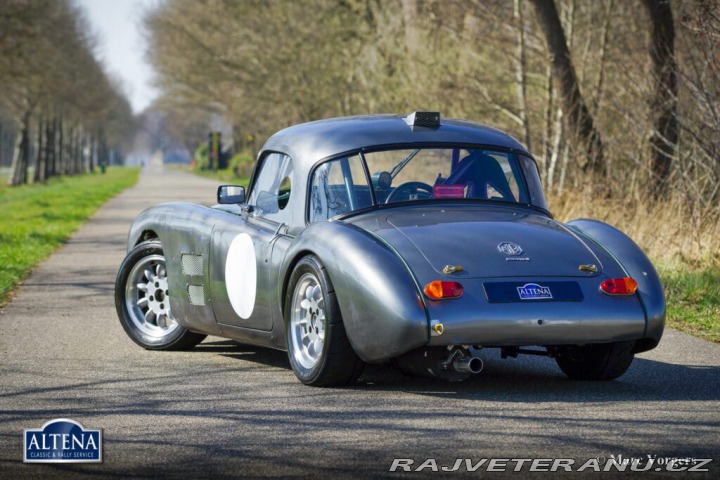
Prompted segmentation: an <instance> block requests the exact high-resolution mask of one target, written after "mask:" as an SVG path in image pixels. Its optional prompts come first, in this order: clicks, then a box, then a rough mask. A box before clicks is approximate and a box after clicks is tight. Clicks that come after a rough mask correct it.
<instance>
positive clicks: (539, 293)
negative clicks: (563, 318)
mask: <svg viewBox="0 0 720 480" xmlns="http://www.w3.org/2000/svg"><path fill="white" fill-rule="evenodd" d="M517 291H518V295H520V300H546V299H552V298H553V296H552V292H550V287H543V286H542V285H538V284H537V283H526V284H525V285H523V286H522V287H517Z"/></svg>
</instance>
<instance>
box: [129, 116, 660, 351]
mask: <svg viewBox="0 0 720 480" xmlns="http://www.w3.org/2000/svg"><path fill="white" fill-rule="evenodd" d="M428 145H437V146H443V145H448V146H454V145H465V146H478V147H489V148H495V149H500V150H504V151H509V152H515V153H522V154H524V155H528V156H529V153H528V152H527V151H526V150H525V149H524V148H523V147H522V145H521V144H520V143H518V142H517V141H516V140H515V139H513V138H512V137H510V136H508V135H506V134H505V133H503V132H500V131H498V130H495V129H492V128H490V127H487V126H483V125H478V124H474V123H470V122H465V121H458V120H449V119H443V120H442V124H441V126H440V127H439V128H422V127H410V126H409V125H408V124H407V123H406V122H405V120H404V118H403V117H402V116H399V115H373V116H363V117H347V118H339V119H330V120H323V121H318V122H311V123H307V124H301V125H297V126H293V127H290V128H287V129H285V130H282V131H280V132H278V133H277V134H275V135H274V136H272V137H271V138H270V139H269V140H268V141H267V142H266V144H265V145H264V147H263V149H262V151H261V152H260V154H259V156H258V163H257V165H258V166H256V168H255V171H254V172H253V176H252V178H251V182H250V187H249V192H250V193H252V189H253V184H254V182H255V179H256V174H257V171H258V167H259V166H260V165H261V164H262V161H263V160H264V158H265V157H266V155H267V154H268V153H270V152H279V153H284V154H287V155H288V156H290V157H291V159H292V161H293V173H292V196H293V197H292V198H293V199H294V201H293V202H291V203H290V204H289V207H292V210H291V212H290V216H289V218H290V220H289V221H288V222H287V224H277V223H274V222H271V221H268V220H266V219H264V218H262V217H261V216H257V215H255V213H254V212H253V211H252V209H248V208H244V206H242V205H237V206H236V205H217V206H215V207H204V206H200V205H194V204H187V203H166V204H161V205H157V206H155V207H152V208H150V209H148V210H146V211H144V212H143V213H141V214H140V215H139V216H138V217H137V219H136V220H135V222H134V223H133V225H132V227H131V229H130V234H129V238H128V250H130V249H132V248H134V247H135V246H136V245H137V244H139V243H140V242H142V241H144V240H147V239H151V238H156V239H159V240H160V242H161V243H162V245H163V250H164V254H165V257H166V262H167V270H168V278H169V292H170V299H171V300H170V306H171V309H172V312H173V315H174V316H175V318H176V320H177V322H178V323H179V324H181V325H182V326H184V327H185V328H187V329H189V330H191V331H196V332H200V333H207V334H212V335H219V336H224V337H228V338H233V339H236V340H239V341H241V342H247V343H252V344H257V345H262V346H268V347H273V348H279V349H286V347H287V346H286V340H285V338H286V335H285V321H284V317H285V314H284V305H285V298H286V294H287V292H286V290H287V288H288V280H289V278H290V275H291V273H292V271H293V268H294V266H295V264H296V263H297V262H298V261H299V260H300V259H301V258H303V257H304V256H306V255H310V254H313V255H315V256H316V257H317V258H318V259H319V260H320V262H321V263H322V264H323V266H324V267H325V269H326V271H327V273H328V276H329V278H330V280H331V282H332V285H333V288H334V290H335V293H336V296H337V299H338V302H339V307H340V311H341V314H342V318H343V322H344V324H345V328H346V331H347V334H348V338H349V340H350V343H351V345H352V346H353V348H354V349H355V351H356V353H357V354H358V355H359V356H360V357H361V358H362V359H363V360H365V361H367V362H379V361H384V360H387V359H391V358H393V357H397V356H399V355H401V354H403V353H405V352H408V351H410V350H413V349H416V348H418V347H423V346H443V345H479V346H485V347H501V346H526V345H541V346H550V345H576V344H587V343H607V342H615V341H627V340H635V341H636V344H635V352H641V351H645V350H649V349H651V348H654V347H655V346H657V344H658V342H659V341H660V338H661V336H662V332H663V326H664V318H665V299H664V294H663V290H662V285H661V283H660V280H659V278H658V275H657V272H656V271H655V269H654V268H653V266H652V264H651V263H650V261H649V260H648V258H647V257H646V256H645V254H644V253H643V252H642V250H641V249H640V248H639V247H638V246H637V245H636V244H635V243H634V242H633V241H632V240H631V239H629V238H628V237H627V236H625V235H624V234H622V233H621V232H619V231H618V230H616V229H615V228H613V227H611V226H609V225H606V224H604V223H601V222H597V221H593V220H577V221H573V222H569V223H567V224H561V223H559V222H557V221H555V220H553V218H552V216H551V215H550V214H549V212H545V211H543V210H542V209H538V208H534V207H531V206H529V205H528V206H525V205H507V204H502V205H500V204H488V202H486V203H485V204H482V203H478V202H469V203H462V202H460V203H458V202H447V203H443V202H441V201H434V202H419V203H417V204H414V203H412V202H406V203H400V204H396V205H392V206H391V205H387V206H382V207H374V208H371V209H367V210H364V211H361V212H356V213H355V214H352V215H346V216H345V217H339V218H335V219H332V220H330V221H322V222H316V223H309V222H308V215H307V207H306V204H307V199H308V189H309V179H310V178H311V174H312V171H313V169H314V168H316V167H317V166H318V165H319V164H321V163H323V162H324V161H326V160H328V159H331V158H334V157H337V156H339V155H342V154H346V153H349V152H356V151H358V150H360V149H363V148H366V147H388V148H392V147H413V146H428ZM298 199H299V201H298ZM241 233H246V234H248V235H249V236H250V238H251V239H252V241H253V244H254V249H255V255H256V258H255V262H256V266H257V291H256V295H255V305H254V308H253V311H252V315H250V317H249V318H241V317H240V316H239V315H238V314H237V313H236V312H235V311H234V309H233V308H232V305H231V300H230V298H229V294H228V288H227V285H226V281H225V280H226V278H225V275H226V271H227V270H226V269H227V265H226V261H227V256H228V251H229V248H230V245H231V244H232V242H233V239H234V238H236V236H237V235H239V234H241ZM503 241H510V242H515V243H518V244H521V245H522V247H523V249H524V254H526V255H528V256H529V257H530V258H531V261H529V262H510V261H506V259H505V256H504V255H502V254H500V253H499V252H498V249H497V245H498V243H499V242H503ZM446 264H453V265H456V264H460V265H463V271H462V272H458V273H452V274H445V273H443V271H442V266H443V265H446ZM581 264H593V265H597V266H598V271H597V272H582V271H580V270H578V266H579V265H581ZM625 276H631V277H633V278H634V279H635V280H636V281H637V282H638V284H639V287H638V291H637V293H636V294H634V295H630V296H619V297H611V296H608V295H606V294H603V293H601V292H600V289H599V285H600V283H601V282H602V281H603V280H606V279H610V278H618V277H625ZM567 279H570V280H572V281H574V282H577V283H578V284H579V286H580V288H581V290H582V293H583V300H582V301H574V302H554V301H551V302H529V303H490V302H489V301H488V298H487V297H486V295H485V293H484V288H483V287H484V284H485V283H486V282H490V281H519V282H530V281H532V282H535V283H539V284H542V283H543V282H547V281H557V280H567ZM433 280H453V281H459V282H461V283H462V284H463V286H464V288H465V293H464V295H463V296H462V297H460V298H457V299H452V300H440V301H438V300H432V299H429V298H427V296H425V295H424V294H423V290H422V286H423V285H425V284H427V283H428V282H430V281H433ZM438 322H439V323H442V325H443V327H444V332H443V333H442V334H441V335H438V334H437V333H436V332H434V331H433V329H432V328H431V325H433V324H435V323H438Z"/></svg>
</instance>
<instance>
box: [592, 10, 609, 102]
mask: <svg viewBox="0 0 720 480" xmlns="http://www.w3.org/2000/svg"><path fill="white" fill-rule="evenodd" d="M612 9H613V0H608V3H607V9H606V10H605V21H604V22H603V30H602V40H601V42H600V53H599V57H600V59H599V62H600V72H599V73H598V81H597V85H596V86H595V98H594V99H593V109H592V110H593V115H597V113H598V112H599V111H600V107H601V106H602V93H603V87H604V86H605V54H606V52H607V43H608V38H609V36H610V19H611V18H612Z"/></svg>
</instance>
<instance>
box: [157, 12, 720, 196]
mask: <svg viewBox="0 0 720 480" xmlns="http://www.w3.org/2000/svg"><path fill="white" fill-rule="evenodd" d="M719 14H720V7H719V6H718V2H717V1H714V0H704V1H699V2H682V3H681V2H678V3H674V2H669V1H667V0H643V1H642V2H624V1H617V0H604V1H603V2H596V1H592V0H555V1H553V0H530V1H529V2H526V1H525V0H514V1H513V2H509V1H506V0H304V1H302V2H294V1H282V0H279V1H273V2H267V1H262V0H244V1H234V2H227V1H219V0H204V1H198V0H169V1H167V2H165V3H164V4H162V5H161V6H160V7H159V8H158V9H156V10H155V11H154V12H152V13H151V14H150V15H149V16H148V17H147V19H146V23H147V27H148V32H149V36H150V40H151V48H150V52H149V53H150V58H151V60H152V61H153V63H154V65H155V67H156V68H157V70H158V72H159V78H160V83H161V85H160V86H161V88H162V90H163V92H164V95H163V98H162V100H161V102H160V107H161V108H163V109H164V110H166V111H168V112H170V116H169V118H168V124H169V125H174V126H175V129H176V130H177V131H183V130H193V129H194V127H198V126H199V125H198V123H201V122H202V120H203V119H205V118H208V115H209V114H210V113H211V112H214V113H215V114H217V113H219V114H222V115H224V116H225V118H227V120H228V121H229V122H231V123H232V124H233V127H234V130H235V131H236V132H239V134H237V135H235V137H236V138H238V139H242V138H245V136H246V134H247V133H248V132H252V133H255V134H257V135H258V136H259V137H260V138H263V137H265V136H267V135H268V134H270V133H272V132H273V131H275V130H277V129H279V128H281V127H284V126H287V125H290V124H293V123H297V122H301V121H308V120H314V119H318V118H323V117H329V116H337V115H349V114H358V113H376V112H410V111H413V110H419V109H433V110H435V109H436V110H439V111H441V112H442V113H443V115H445V116H454V117H461V118H468V119H472V120H476V121H480V122H483V123H488V124H491V125H495V126H498V127H499V128H502V129H505V130H508V131H510V132H511V133H512V134H514V135H515V136H516V137H517V138H519V139H521V140H522V141H524V142H525V143H526V145H527V146H528V147H529V148H532V151H533V152H534V154H535V156H536V158H537V159H538V161H539V163H540V166H541V168H542V174H543V179H544V181H545V183H546V186H547V187H548V188H549V189H550V190H552V191H562V190H563V188H567V186H575V187H580V186H587V185H603V187H604V188H603V190H605V193H606V194H607V195H622V196H626V195H628V194H634V195H638V196H665V195H668V194H669V193H672V192H673V191H682V192H690V191H692V196H693V198H701V199H704V200H705V201H706V202H710V201H717V200H720V192H719V191H718V185H720V161H719V160H718V158H719V157H718V152H719V149H720V134H719V133H718V132H720V115H719V113H718V106H719V105H720V68H719V65H718V61H719V56H718V55H719V52H718V45H719V44H720V42H719V41H718V39H719V38H720V36H719V35H718V34H719V32H720V17H719ZM200 130H202V131H204V130H206V128H200ZM238 147H241V145H238Z"/></svg>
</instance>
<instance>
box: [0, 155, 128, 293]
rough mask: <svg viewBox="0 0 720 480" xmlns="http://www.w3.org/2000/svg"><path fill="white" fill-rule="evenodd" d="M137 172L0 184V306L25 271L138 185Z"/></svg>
mask: <svg viewBox="0 0 720 480" xmlns="http://www.w3.org/2000/svg"><path fill="white" fill-rule="evenodd" d="M139 173H140V170H139V169H137V168H120V167H115V168H112V167H111V168H108V170H107V173H106V174H105V175H101V174H99V173H95V174H85V175H79V176H73V177H60V178H53V179H51V180H50V181H48V182H47V184H37V185H23V186H19V187H8V186H7V185H6V184H2V185H0V212H2V216H1V217H0V305H4V304H5V303H7V301H8V297H9V294H10V292H12V290H13V289H14V288H15V286H16V285H17V284H18V282H19V281H20V280H22V279H23V278H25V277H26V276H27V275H28V274H29V273H30V270H31V269H32V268H33V267H35V266H36V265H37V264H38V263H40V262H41V261H42V260H44V259H45V258H46V257H47V256H48V255H50V253H52V252H53V251H55V250H56V249H57V248H58V246H60V245H61V244H62V243H63V242H65V241H66V240H67V239H68V238H69V237H70V235H71V234H72V233H73V232H74V231H75V230H77V228H78V227H80V225H82V224H83V223H84V222H85V221H86V220H87V219H88V218H89V217H90V216H91V215H92V214H93V213H95V211H97V209H98V208H99V207H100V206H101V205H102V204H104V203H105V202H106V201H107V200H108V199H110V198H111V197H113V196H115V195H117V194H118V193H120V192H121V191H123V190H125V189H126V188H128V187H130V186H132V185H134V184H135V183H136V182H137V178H138V174H139Z"/></svg>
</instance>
